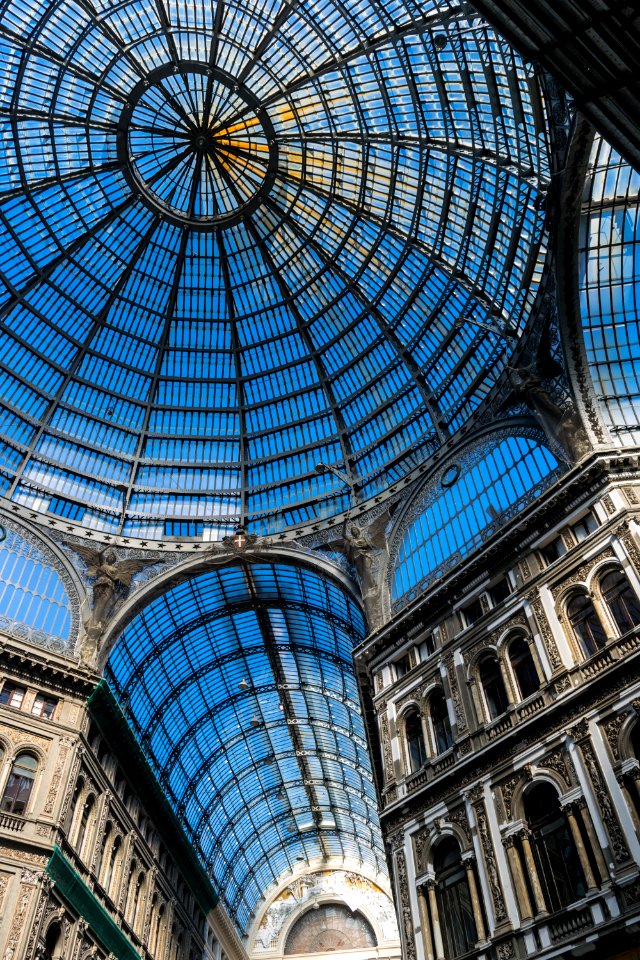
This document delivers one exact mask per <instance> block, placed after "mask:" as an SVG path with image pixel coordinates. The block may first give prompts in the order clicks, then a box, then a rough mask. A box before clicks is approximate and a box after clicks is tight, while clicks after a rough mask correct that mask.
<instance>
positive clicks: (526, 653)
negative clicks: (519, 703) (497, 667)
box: [509, 637, 540, 700]
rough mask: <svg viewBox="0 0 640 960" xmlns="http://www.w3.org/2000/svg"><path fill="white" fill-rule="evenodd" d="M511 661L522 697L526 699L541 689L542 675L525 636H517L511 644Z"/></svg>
mask: <svg viewBox="0 0 640 960" xmlns="http://www.w3.org/2000/svg"><path fill="white" fill-rule="evenodd" d="M509 661H510V663H511V669H512V670H513V675H514V676H515V678H516V683H517V685H518V692H519V693H520V699H521V700H526V699H527V697H530V696H531V694H533V693H535V692H536V691H537V690H539V689H540V677H539V676H538V671H537V670H536V665H535V663H534V660H533V657H532V656H531V650H530V648H529V644H528V643H527V641H526V639H525V638H524V637H516V639H515V640H512V641H511V643H510V644H509Z"/></svg>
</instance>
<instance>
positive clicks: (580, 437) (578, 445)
mask: <svg viewBox="0 0 640 960" xmlns="http://www.w3.org/2000/svg"><path fill="white" fill-rule="evenodd" d="M507 370H508V372H509V381H510V383H511V386H512V388H513V393H514V396H515V397H516V398H517V399H519V400H523V401H524V402H525V403H526V405H527V406H528V407H529V409H530V410H531V412H532V413H534V414H535V416H536V419H537V420H538V421H539V422H540V425H541V427H542V429H543V430H544V432H545V433H546V435H547V436H548V437H549V439H550V440H555V441H556V442H557V443H559V444H560V446H561V447H562V449H563V450H564V451H566V453H567V456H568V459H569V461H570V462H572V463H575V462H576V461H578V460H580V458H581V457H583V456H584V455H585V453H588V452H589V450H590V449H591V447H590V444H589V440H588V438H587V436H586V433H585V430H584V427H583V426H582V424H581V422H580V418H579V416H578V414H577V412H576V409H575V407H574V405H573V403H571V402H570V401H569V402H568V403H567V404H566V405H565V406H560V404H559V403H558V402H557V401H556V400H555V399H554V397H553V395H552V393H551V391H550V390H549V389H548V387H545V386H544V383H543V380H542V378H541V377H539V376H538V374H537V373H536V372H535V371H534V370H533V369H531V368H530V367H508V368H507Z"/></svg>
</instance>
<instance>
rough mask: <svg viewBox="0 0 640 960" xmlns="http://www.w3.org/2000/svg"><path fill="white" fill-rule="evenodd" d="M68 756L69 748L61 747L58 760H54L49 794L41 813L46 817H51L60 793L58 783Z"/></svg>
mask: <svg viewBox="0 0 640 960" xmlns="http://www.w3.org/2000/svg"><path fill="white" fill-rule="evenodd" d="M68 754H69V747H67V746H61V747H60V750H59V752H58V759H57V760H56V765H55V769H54V771H53V775H52V777H51V784H50V786H49V793H48V794H47V799H46V800H45V802H44V807H43V808H42V812H43V813H44V814H45V815H46V816H51V814H52V813H53V808H54V806H55V802H56V800H57V798H58V795H59V792H60V781H61V780H62V771H63V770H64V765H65V763H66V762H67V756H68Z"/></svg>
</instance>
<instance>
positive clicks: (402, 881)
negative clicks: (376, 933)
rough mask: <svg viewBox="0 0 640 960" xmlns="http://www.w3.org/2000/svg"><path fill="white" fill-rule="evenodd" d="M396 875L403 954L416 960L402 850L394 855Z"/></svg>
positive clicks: (405, 865) (405, 864)
mask: <svg viewBox="0 0 640 960" xmlns="http://www.w3.org/2000/svg"><path fill="white" fill-rule="evenodd" d="M395 861H396V875H397V877H398V892H399V894H400V897H399V900H400V904H399V906H400V917H401V920H402V923H401V929H402V935H403V937H402V939H403V940H404V946H405V956H406V957H407V958H408V960H416V943H415V935H414V927H413V917H412V916H411V905H410V903H409V883H408V880H407V861H406V858H405V855H404V853H403V852H402V851H398V852H397V853H396V857H395Z"/></svg>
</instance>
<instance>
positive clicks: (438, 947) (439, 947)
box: [426, 880, 445, 960]
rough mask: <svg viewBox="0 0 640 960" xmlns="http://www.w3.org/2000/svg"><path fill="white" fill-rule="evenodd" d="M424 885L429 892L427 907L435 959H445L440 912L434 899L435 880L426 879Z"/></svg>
mask: <svg viewBox="0 0 640 960" xmlns="http://www.w3.org/2000/svg"><path fill="white" fill-rule="evenodd" d="M426 887H427V891H428V894H429V907H430V909H431V929H432V931H433V946H434V948H435V954H436V957H435V960H445V958H444V944H443V942H442V931H441V930H440V914H439V913H438V901H437V900H436V882H435V880H427V883H426Z"/></svg>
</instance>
